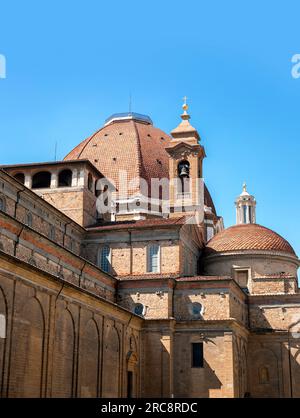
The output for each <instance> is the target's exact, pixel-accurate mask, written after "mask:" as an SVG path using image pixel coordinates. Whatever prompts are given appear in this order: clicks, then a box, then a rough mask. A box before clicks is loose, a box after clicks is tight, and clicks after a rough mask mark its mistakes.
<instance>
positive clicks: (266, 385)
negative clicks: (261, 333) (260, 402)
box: [248, 348, 280, 398]
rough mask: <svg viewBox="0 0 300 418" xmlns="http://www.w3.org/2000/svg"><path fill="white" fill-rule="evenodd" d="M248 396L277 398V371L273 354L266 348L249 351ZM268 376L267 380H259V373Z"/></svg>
mask: <svg viewBox="0 0 300 418" xmlns="http://www.w3.org/2000/svg"><path fill="white" fill-rule="evenodd" d="M248 364H249V369H248V373H249V380H250V394H251V397H253V398H278V397H279V396H280V392H279V370H278V360H277V357H276V355H275V354H274V352H273V351H272V350H270V349H268V348H260V349H257V350H249V361H248ZM262 370H263V373H264V375H268V380H267V381H266V380H265V379H262V378H261V373H262Z"/></svg>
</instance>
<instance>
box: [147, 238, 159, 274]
mask: <svg viewBox="0 0 300 418" xmlns="http://www.w3.org/2000/svg"><path fill="white" fill-rule="evenodd" d="M159 264H160V262H159V245H157V244H154V245H150V246H149V247H148V273H159V270H160V265H159Z"/></svg>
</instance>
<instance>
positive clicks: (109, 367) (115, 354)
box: [102, 325, 120, 398]
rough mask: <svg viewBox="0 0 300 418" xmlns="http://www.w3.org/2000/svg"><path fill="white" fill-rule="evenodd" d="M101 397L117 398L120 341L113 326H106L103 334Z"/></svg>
mask: <svg viewBox="0 0 300 418" xmlns="http://www.w3.org/2000/svg"><path fill="white" fill-rule="evenodd" d="M103 343H104V346H103V374H102V397H103V398H116V397H118V396H119V374H120V339H119V334H118V331H117V330H116V328H115V327H114V326H111V325H108V326H107V327H106V330H105V333H104V342H103Z"/></svg>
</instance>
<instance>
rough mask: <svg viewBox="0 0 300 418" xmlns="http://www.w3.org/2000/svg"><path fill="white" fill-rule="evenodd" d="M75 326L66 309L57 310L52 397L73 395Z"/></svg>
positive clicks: (69, 396)
mask: <svg viewBox="0 0 300 418" xmlns="http://www.w3.org/2000/svg"><path fill="white" fill-rule="evenodd" d="M74 348H75V327H74V321H73V317H72V314H71V313H70V311H69V310H68V309H63V310H57V313H56V321H55V339H54V350H53V367H52V373H53V377H52V397H55V398H71V397H72V395H73V380H74V379H73V375H74V373H73V371H74V370H73V369H74Z"/></svg>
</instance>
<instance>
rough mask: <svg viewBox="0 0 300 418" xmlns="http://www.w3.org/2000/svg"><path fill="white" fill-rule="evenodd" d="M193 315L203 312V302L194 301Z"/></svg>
mask: <svg viewBox="0 0 300 418" xmlns="http://www.w3.org/2000/svg"><path fill="white" fill-rule="evenodd" d="M192 311H193V315H194V316H197V317H199V316H200V315H201V313H202V305H201V303H198V302H194V303H193V306H192Z"/></svg>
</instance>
